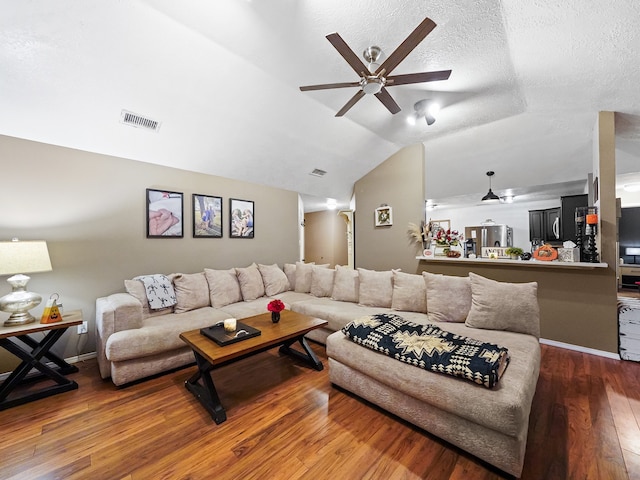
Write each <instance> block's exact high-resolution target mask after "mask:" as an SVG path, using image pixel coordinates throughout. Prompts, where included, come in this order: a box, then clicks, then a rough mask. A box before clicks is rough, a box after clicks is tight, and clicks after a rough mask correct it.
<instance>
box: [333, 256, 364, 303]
mask: <svg viewBox="0 0 640 480" xmlns="http://www.w3.org/2000/svg"><path fill="white" fill-rule="evenodd" d="M359 290H360V276H359V275H358V271H357V270H354V269H353V268H350V267H343V266H341V265H336V274H335V277H334V279H333V291H332V292H331V298H333V299H334V300H339V301H341V302H353V303H358V292H359Z"/></svg>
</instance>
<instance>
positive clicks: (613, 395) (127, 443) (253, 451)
mask: <svg viewBox="0 0 640 480" xmlns="http://www.w3.org/2000/svg"><path fill="white" fill-rule="evenodd" d="M313 348H314V350H315V351H316V353H317V354H318V356H319V357H320V358H321V359H322V360H323V362H324V363H325V367H326V355H325V353H324V347H322V346H320V345H315V344H314V345H313ZM542 352H543V357H542V358H543V360H542V368H541V373H540V380H539V382H538V388H537V392H536V395H535V398H534V402H533V408H532V412H531V420H530V428H529V440H528V444H527V455H526V460H525V467H524V472H523V475H522V478H523V479H536V480H539V479H608V480H618V479H620V480H622V479H627V478H628V479H640V428H639V423H640V364H638V363H634V362H623V361H617V360H611V359H607V358H602V357H596V356H591V355H587V354H582V353H579V352H574V351H570V350H564V349H561V348H557V347H551V346H547V345H542ZM79 367H80V372H78V373H76V374H73V375H72V377H73V378H74V379H75V380H76V381H77V382H78V383H79V384H80V388H79V389H78V390H76V391H72V392H68V393H64V394H60V395H57V396H54V397H51V398H49V399H44V400H40V401H37V402H33V403H30V404H27V405H22V406H20V407H15V408H12V409H9V410H5V411H2V412H0V431H1V432H2V434H1V435H0V452H1V455H0V478H2V479H21V480H23V479H45V478H46V479H56V478H60V479H89V478H90V479H130V480H133V479H144V480H148V479H154V480H155V479H210V478H216V479H289V480H293V479H299V478H302V479H438V480H439V479H442V480H444V479H460V480H462V479H464V480H474V479H484V480H489V479H500V478H508V477H505V475H504V473H502V472H500V471H497V470H496V469H494V468H492V467H490V466H489V465H487V464H485V463H483V462H481V461H479V460H478V459H476V458H474V457H472V456H470V455H468V454H466V453H465V452H462V451H460V450H458V449H456V448H455V447H453V446H451V445H448V444H446V443H444V442H442V441H441V440H439V439H437V438H435V437H433V436H431V435H429V434H428V433H425V432H424V431H421V430H419V429H417V428H415V427H413V426H411V425H410V424H408V423H406V422H403V421H401V420H399V419H397V418H396V417H393V416H391V415H389V414H387V413H385V412H384V411H382V410H380V409H378V408H376V407H374V406H372V405H370V404H368V403H365V402H364V401H362V400H360V399H358V398H357V397H355V396H352V395H350V394H349V393H347V392H345V391H343V390H339V389H337V388H334V387H332V386H331V385H330V384H329V381H328V370H327V368H325V370H324V371H322V372H317V371H315V370H312V369H309V368H307V367H304V366H302V365H300V364H298V363H297V362H296V361H295V360H294V359H292V358H289V357H286V356H280V355H279V354H278V353H277V350H273V351H269V352H265V353H262V354H259V355H257V356H255V357H252V358H248V359H245V360H242V361H240V362H238V363H236V364H232V365H229V366H227V367H224V368H222V369H220V370H217V371H215V372H214V379H215V381H216V384H217V387H218V391H219V393H220V396H221V399H222V402H223V404H224V405H225V406H226V408H227V416H228V420H227V421H226V422H224V423H222V424H220V425H216V424H215V423H214V422H213V421H212V420H211V418H210V417H209V415H208V414H207V413H206V412H205V410H204V409H203V408H202V406H201V405H200V404H199V403H198V402H197V401H196V400H195V398H194V397H193V396H192V395H191V393H189V392H188V391H187V390H186V389H185V387H184V381H185V380H186V379H187V378H188V377H189V376H190V375H191V374H192V373H193V371H194V369H195V367H189V368H186V369H182V370H179V371H177V372H173V373H170V374H167V375H164V376H161V377H158V378H154V379H151V380H147V381H145V382H141V383H138V384H135V385H131V386H129V387H126V388H120V389H118V388H116V387H114V386H113V384H111V383H110V382H109V381H103V380H101V379H100V377H99V375H98V372H97V367H96V364H95V362H94V361H88V362H85V363H82V364H79ZM425 374H431V373H428V372H425Z"/></svg>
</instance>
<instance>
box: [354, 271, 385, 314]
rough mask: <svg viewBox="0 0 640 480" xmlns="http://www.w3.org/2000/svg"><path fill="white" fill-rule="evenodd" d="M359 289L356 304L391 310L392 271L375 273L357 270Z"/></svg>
mask: <svg viewBox="0 0 640 480" xmlns="http://www.w3.org/2000/svg"><path fill="white" fill-rule="evenodd" d="M358 276H359V277H360V288H359V289H358V303H359V304H360V305H364V306H367V307H384V308H391V297H392V296H393V271H392V270H387V271H384V272H377V271H375V270H367V269H365V268H358Z"/></svg>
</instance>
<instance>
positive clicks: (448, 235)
mask: <svg viewBox="0 0 640 480" xmlns="http://www.w3.org/2000/svg"><path fill="white" fill-rule="evenodd" d="M462 240H464V237H463V235H462V234H461V233H459V232H458V230H445V229H444V228H441V229H440V230H438V232H437V233H436V236H435V241H436V245H439V246H441V247H442V246H444V247H452V246H456V245H459V244H460V242H462Z"/></svg>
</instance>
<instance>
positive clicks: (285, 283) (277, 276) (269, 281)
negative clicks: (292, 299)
mask: <svg viewBox="0 0 640 480" xmlns="http://www.w3.org/2000/svg"><path fill="white" fill-rule="evenodd" d="M258 270H260V275H261V276H262V283H264V293H265V295H266V296H267V297H272V296H274V295H277V294H279V293H282V292H286V291H287V290H290V289H291V287H290V285H289V280H288V279H287V276H286V275H285V273H284V272H283V271H282V270H281V269H280V267H279V266H278V265H277V264H276V263H274V264H273V265H262V264H260V263H259V264H258Z"/></svg>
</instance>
